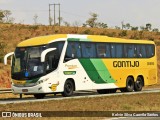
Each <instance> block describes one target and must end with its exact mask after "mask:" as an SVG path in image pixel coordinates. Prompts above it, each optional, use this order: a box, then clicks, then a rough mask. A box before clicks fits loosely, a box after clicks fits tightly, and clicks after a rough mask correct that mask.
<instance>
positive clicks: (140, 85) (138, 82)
mask: <svg viewBox="0 0 160 120" xmlns="http://www.w3.org/2000/svg"><path fill="white" fill-rule="evenodd" d="M136 84H137V87H138V88H141V87H142V81H141V79H138V80H137V81H136Z"/></svg>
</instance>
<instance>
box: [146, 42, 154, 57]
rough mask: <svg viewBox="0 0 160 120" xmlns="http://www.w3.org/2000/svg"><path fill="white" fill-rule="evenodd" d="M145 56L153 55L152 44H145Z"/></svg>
mask: <svg viewBox="0 0 160 120" xmlns="http://www.w3.org/2000/svg"><path fill="white" fill-rule="evenodd" d="M146 53H147V54H146V55H147V58H150V57H153V56H154V45H146Z"/></svg>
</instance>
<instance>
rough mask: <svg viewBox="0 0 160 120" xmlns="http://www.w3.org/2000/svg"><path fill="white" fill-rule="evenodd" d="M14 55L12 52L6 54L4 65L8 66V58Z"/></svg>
mask: <svg viewBox="0 0 160 120" xmlns="http://www.w3.org/2000/svg"><path fill="white" fill-rule="evenodd" d="M13 54H14V52H10V53H8V54H6V55H5V56H4V65H7V58H8V57H9V56H12V55H13Z"/></svg>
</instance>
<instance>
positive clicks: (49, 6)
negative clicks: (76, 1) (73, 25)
mask: <svg viewBox="0 0 160 120" xmlns="http://www.w3.org/2000/svg"><path fill="white" fill-rule="evenodd" d="M51 5H54V25H56V5H58V6H59V26H60V23H61V19H60V12H61V10H60V3H59V4H49V25H51V8H50V7H51Z"/></svg>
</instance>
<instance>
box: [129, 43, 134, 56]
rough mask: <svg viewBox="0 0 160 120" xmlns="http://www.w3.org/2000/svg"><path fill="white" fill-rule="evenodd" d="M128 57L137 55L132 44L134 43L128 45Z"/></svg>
mask: <svg viewBox="0 0 160 120" xmlns="http://www.w3.org/2000/svg"><path fill="white" fill-rule="evenodd" d="M128 57H129V58H133V57H135V54H134V45H132V44H130V45H128Z"/></svg>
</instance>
